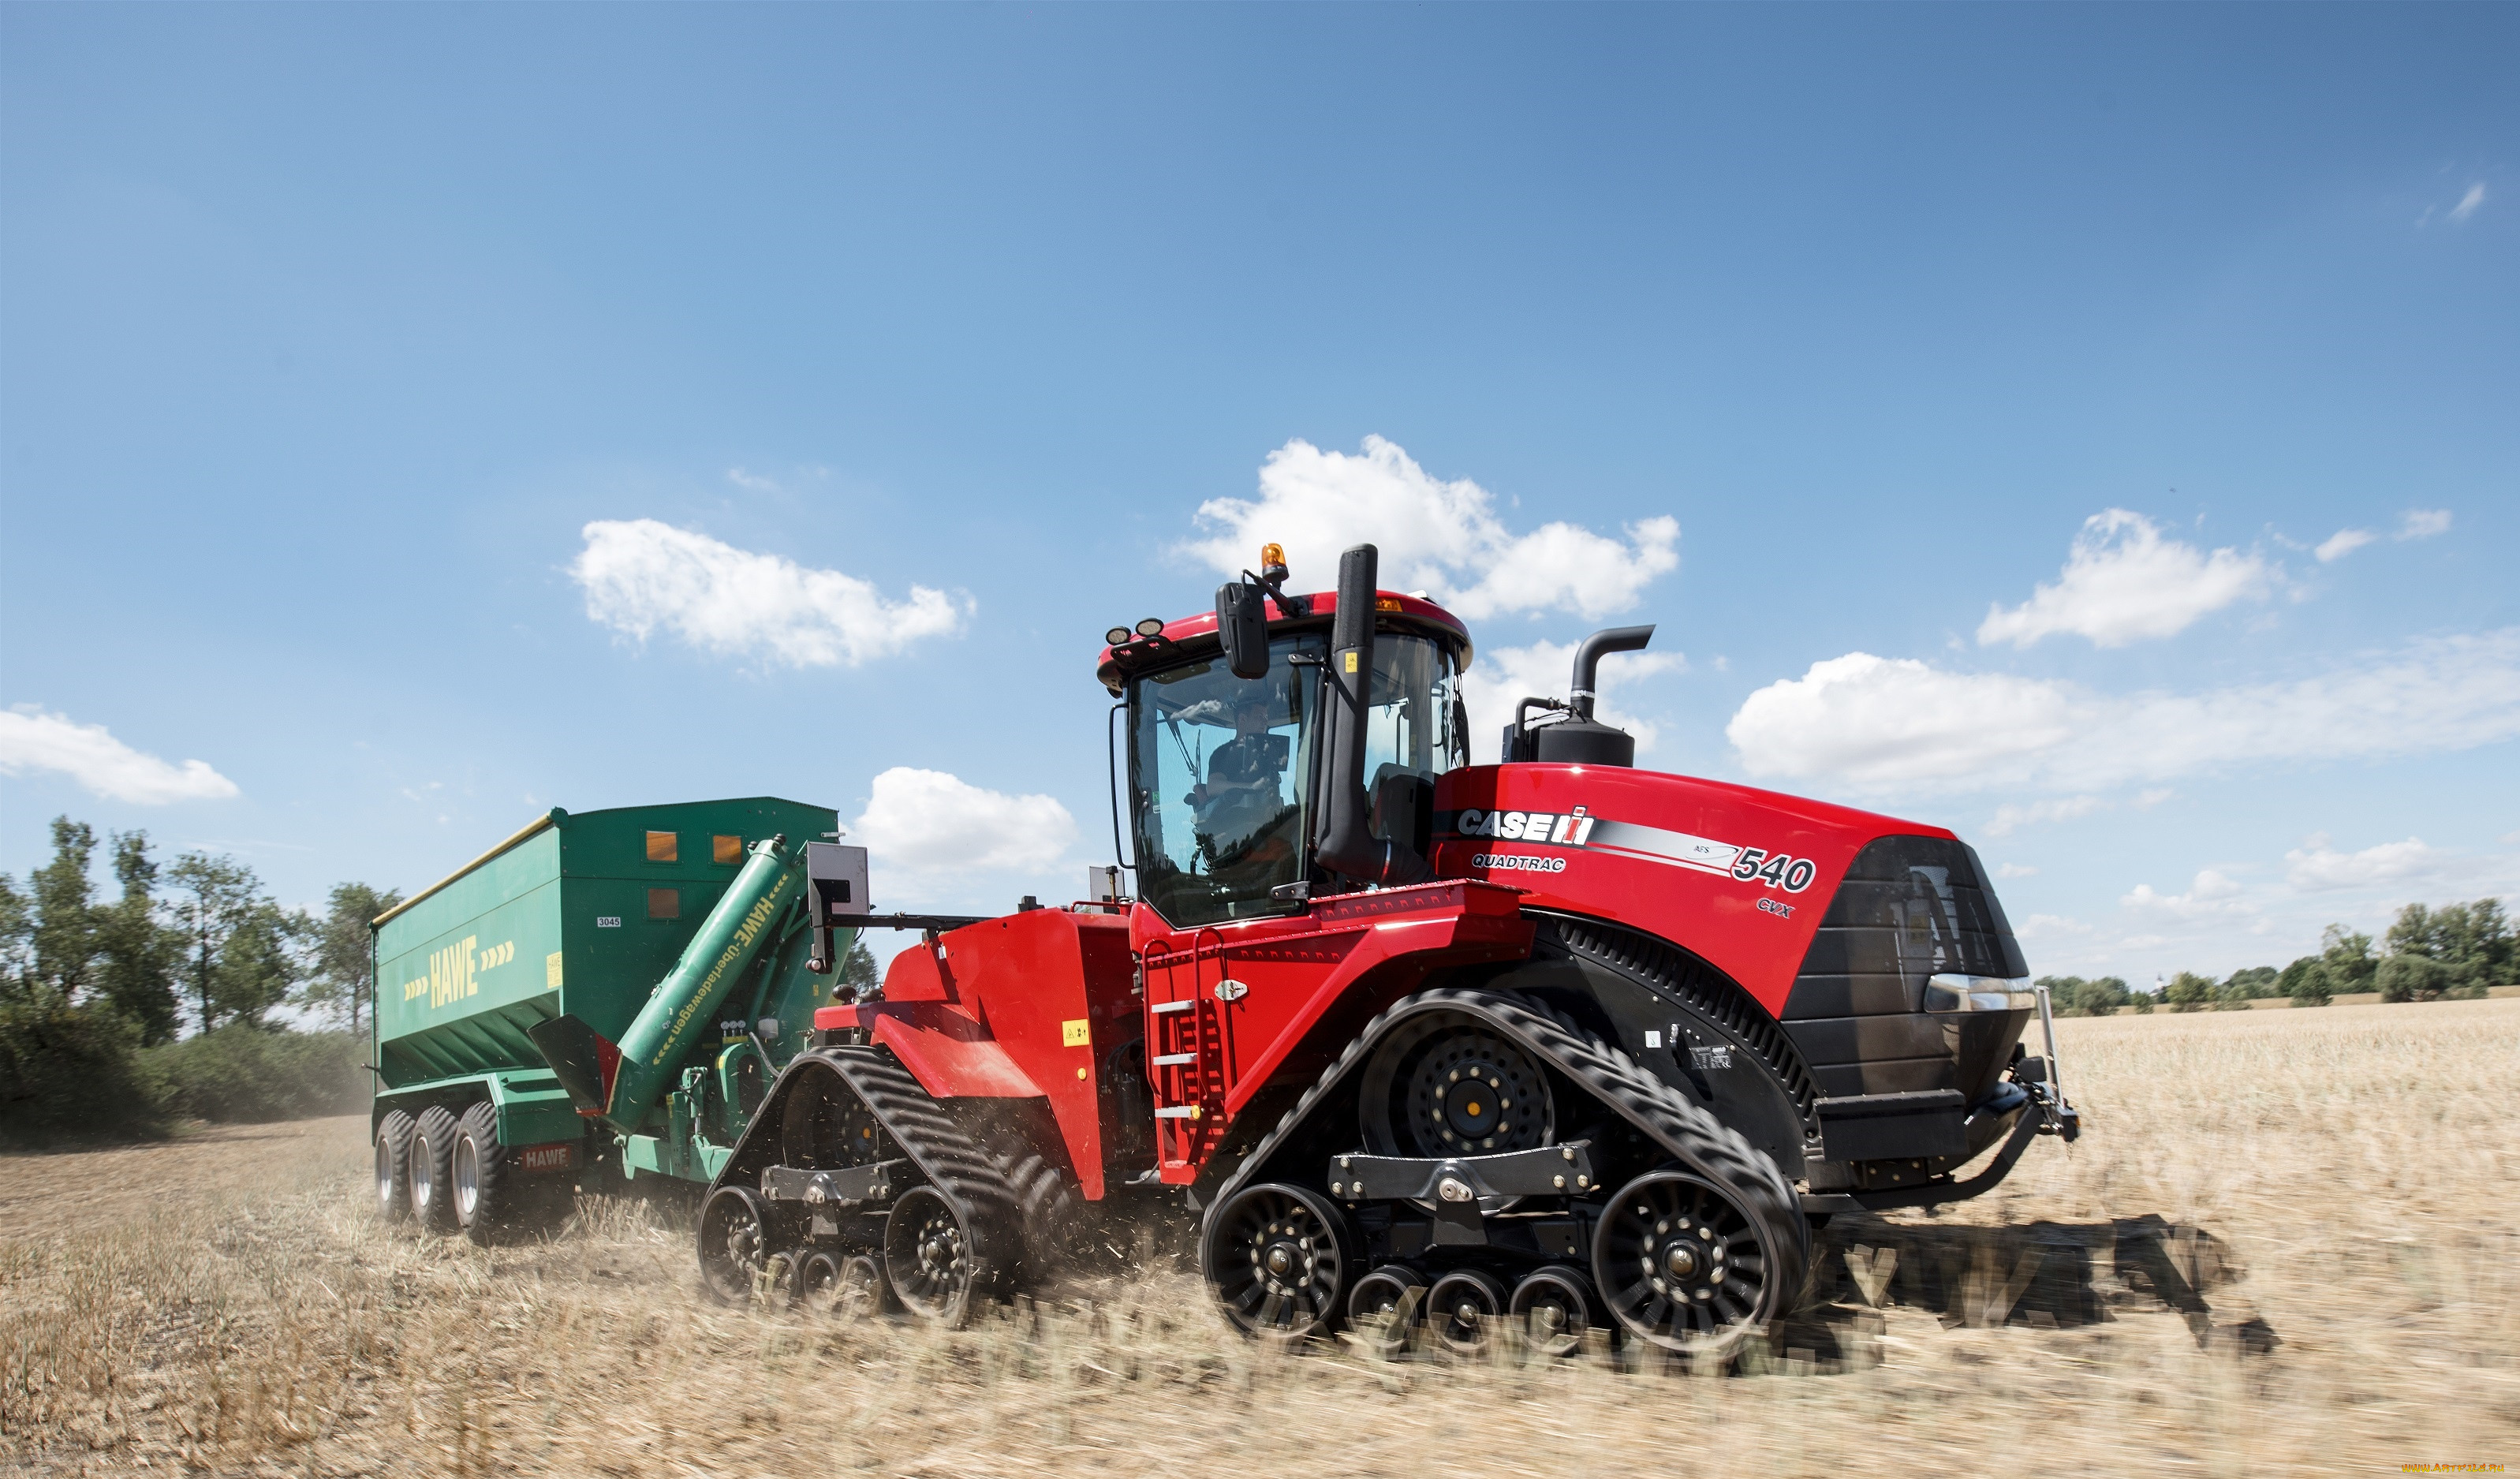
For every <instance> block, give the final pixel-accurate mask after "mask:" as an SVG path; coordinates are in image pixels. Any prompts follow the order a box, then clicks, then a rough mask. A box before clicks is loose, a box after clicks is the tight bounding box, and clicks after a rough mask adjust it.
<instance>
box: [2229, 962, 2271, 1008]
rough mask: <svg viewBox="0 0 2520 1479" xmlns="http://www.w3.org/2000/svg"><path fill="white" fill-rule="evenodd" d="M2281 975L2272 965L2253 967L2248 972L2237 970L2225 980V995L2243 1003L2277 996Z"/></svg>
mask: <svg viewBox="0 0 2520 1479" xmlns="http://www.w3.org/2000/svg"><path fill="white" fill-rule="evenodd" d="M2281 975H2282V972H2281V971H2279V970H2277V969H2275V968H2274V967H2273V965H2252V966H2250V967H2249V968H2248V969H2246V970H2235V971H2232V972H2231V973H2230V974H2229V975H2228V976H2226V977H2224V978H2223V993H2224V995H2225V996H2227V997H2229V998H2231V999H2233V1000H2236V1001H2242V1002H2253V1001H2256V1000H2257V999H2258V998H2260V997H2271V996H2273V995H2275V994H2276V992H2275V981H2276V980H2277V978H2279V977H2280V976H2281Z"/></svg>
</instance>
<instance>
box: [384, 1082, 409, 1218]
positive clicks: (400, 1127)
mask: <svg viewBox="0 0 2520 1479" xmlns="http://www.w3.org/2000/svg"><path fill="white" fill-rule="evenodd" d="M411 1131H412V1124H411V1116H410V1115H408V1114H405V1113H403V1112H402V1111H401V1110H399V1109H388V1110H386V1111H385V1117H384V1118H383V1119H382V1120H379V1121H378V1122H377V1215H378V1216H379V1217H381V1218H382V1219H383V1220H384V1221H385V1222H386V1223H387V1224H389V1225H397V1224H401V1223H406V1222H409V1221H410V1220H411Z"/></svg>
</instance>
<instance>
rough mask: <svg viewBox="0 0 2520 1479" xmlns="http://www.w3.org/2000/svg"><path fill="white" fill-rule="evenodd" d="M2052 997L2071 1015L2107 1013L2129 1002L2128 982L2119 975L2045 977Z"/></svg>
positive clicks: (2065, 1012)
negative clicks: (2091, 977) (2090, 977)
mask: <svg viewBox="0 0 2520 1479" xmlns="http://www.w3.org/2000/svg"><path fill="white" fill-rule="evenodd" d="M2039 984H2040V985H2042V986H2045V987H2047V988H2048V1000H2050V1001H2051V1002H2053V1003H2054V1004H2055V1006H2056V1009H2057V1010H2058V1011H2059V1012H2061V1013H2063V1014H2065V1015H2067V1016H2107V1015H2108V1014H2109V1013H2111V1012H2113V1011H2115V1010H2117V1009H2118V1008H2121V1007H2124V1006H2126V1005H2127V1000H2128V995H2127V983H2126V982H2125V981H2123V980H2120V979H2119V978H2118V977H2116V976H2101V977H2099V978H2098V979H2096V980H2090V981H2087V980H2085V979H2083V978H2082V977H2081V976H2041V977H2040V978H2039Z"/></svg>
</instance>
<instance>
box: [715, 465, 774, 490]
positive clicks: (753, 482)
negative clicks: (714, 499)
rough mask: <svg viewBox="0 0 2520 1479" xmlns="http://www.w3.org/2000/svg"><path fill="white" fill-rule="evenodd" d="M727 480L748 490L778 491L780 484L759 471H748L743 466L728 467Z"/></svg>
mask: <svg viewBox="0 0 2520 1479" xmlns="http://www.w3.org/2000/svg"><path fill="white" fill-rule="evenodd" d="M726 480H727V481H728V482H731V483H733V484H735V485H736V486H737V487H739V488H742V489H744V490H746V491H747V492H753V493H776V492H778V491H779V484H778V483H777V482H776V481H774V480H773V479H771V478H767V477H764V476H762V475H761V474H760V473H758V472H746V471H743V470H742V468H729V469H727V470H726Z"/></svg>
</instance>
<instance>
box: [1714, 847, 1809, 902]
mask: <svg viewBox="0 0 2520 1479" xmlns="http://www.w3.org/2000/svg"><path fill="white" fill-rule="evenodd" d="M1819 872H1820V865H1818V864H1816V863H1814V862H1813V861H1812V860H1811V859H1809V858H1789V857H1786V856H1785V855H1784V854H1783V853H1772V852H1770V851H1768V850H1767V849H1766V848H1764V847H1745V848H1743V849H1741V856H1739V857H1738V858H1735V859H1733V876H1734V877H1736V878H1738V879H1740V880H1741V881H1742V882H1744V883H1751V882H1758V883H1765V884H1767V885H1768V886H1769V887H1771V888H1781V889H1783V890H1784V891H1785V892H1787V893H1801V892H1802V891H1803V890H1804V889H1806V888H1809V887H1811V885H1812V877H1813V875H1814V874H1818V873H1819Z"/></svg>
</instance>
